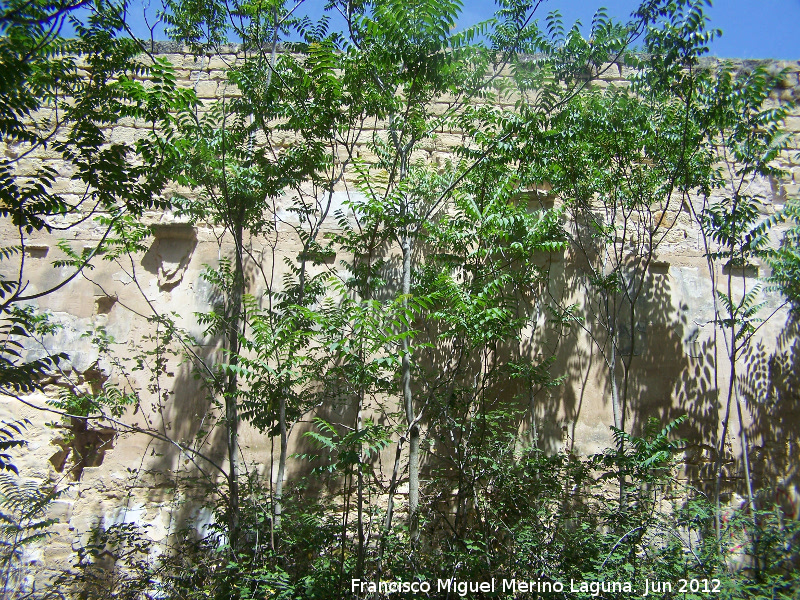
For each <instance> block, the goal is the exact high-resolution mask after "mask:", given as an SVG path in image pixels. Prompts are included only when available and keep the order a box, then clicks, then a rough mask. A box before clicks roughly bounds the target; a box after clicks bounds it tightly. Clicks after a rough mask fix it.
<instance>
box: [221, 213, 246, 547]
mask: <svg viewBox="0 0 800 600" xmlns="http://www.w3.org/2000/svg"><path fill="white" fill-rule="evenodd" d="M243 231H244V228H243V224H242V219H237V221H236V226H235V228H234V231H233V237H234V246H235V252H236V257H235V258H236V265H235V269H234V273H233V277H234V281H233V287H232V292H231V297H230V305H229V306H230V316H229V321H228V334H227V335H228V350H229V352H230V365H231V366H232V367H236V365H237V364H238V362H239V329H240V327H241V320H242V297H243V296H244V264H243V260H242V253H243V251H242V244H243V240H244V237H243ZM238 385H239V381H238V377H237V376H236V370H235V368H234V369H230V370H229V371H228V377H227V381H226V382H225V394H224V395H225V420H226V424H227V446H228V538H229V543H230V546H231V550H233V552H234V553H235V552H236V549H237V545H238V541H239V412H238V406H237V401H236V394H237V392H238Z"/></svg>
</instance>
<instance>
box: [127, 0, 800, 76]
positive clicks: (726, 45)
mask: <svg viewBox="0 0 800 600" xmlns="http://www.w3.org/2000/svg"><path fill="white" fill-rule="evenodd" d="M137 2H138V3H140V4H137ZM141 3H144V5H145V6H148V9H147V14H148V16H149V17H150V18H151V19H152V18H153V17H154V16H155V11H156V7H158V6H160V4H161V3H160V0H134V5H133V6H132V7H131V12H130V15H131V17H133V18H132V21H131V22H132V23H133V24H134V31H135V33H136V34H137V35H139V36H141V37H148V38H149V37H150V36H149V33H148V30H147V28H146V27H145V26H144V20H143V19H142V4H141ZM638 4H639V2H638V1H637V0H547V1H546V2H545V3H544V5H543V10H542V9H540V10H541V18H542V19H543V18H544V16H545V15H546V14H547V12H549V11H551V10H554V9H558V10H559V11H561V13H562V15H563V17H564V25H565V26H568V24H571V23H572V22H574V21H575V20H580V21H581V22H582V23H583V24H584V25H587V26H588V25H589V24H590V23H591V21H592V16H593V14H594V12H595V10H596V9H597V8H598V7H600V6H604V7H605V8H606V9H607V12H608V14H609V16H613V17H617V18H619V19H623V20H624V19H626V18H627V17H628V16H629V15H630V14H631V12H633V11H634V10H635V9H636V8H637V6H638ZM322 6H324V1H322V0H306V3H305V5H304V6H303V7H301V11H302V12H303V13H306V14H309V16H311V17H314V16H318V14H315V13H319V11H321V7H322ZM298 12H300V11H298ZM493 13H494V2H492V1H486V0H480V1H472V2H470V1H465V2H464V11H463V14H462V18H461V19H460V20H459V23H458V25H459V26H467V25H470V24H473V23H476V22H478V21H481V20H483V19H487V18H489V17H490V16H491V15H492V14H493ZM707 14H708V16H709V17H710V23H709V26H710V27H714V28H719V29H722V31H723V35H722V37H721V38H719V39H718V40H716V41H715V42H714V44H713V45H712V47H711V54H712V55H715V56H719V57H724V58H778V59H783V60H797V61H800V0H756V1H754V0H716V1H715V2H714V5H713V6H712V7H711V8H709V9H708V10H707ZM159 38H161V39H163V36H159V35H156V39H159Z"/></svg>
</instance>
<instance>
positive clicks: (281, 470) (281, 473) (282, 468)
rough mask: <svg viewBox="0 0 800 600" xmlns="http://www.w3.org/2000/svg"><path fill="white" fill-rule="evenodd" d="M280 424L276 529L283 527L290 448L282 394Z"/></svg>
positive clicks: (279, 410)
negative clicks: (284, 488)
mask: <svg viewBox="0 0 800 600" xmlns="http://www.w3.org/2000/svg"><path fill="white" fill-rule="evenodd" d="M278 423H279V427H280V430H281V454H280V457H279V458H278V480H277V481H276V482H275V500H274V503H273V510H274V521H275V529H280V527H281V515H282V514H283V503H282V500H283V480H284V478H285V475H286V450H287V448H288V436H287V430H286V395H285V394H281V396H280V400H278Z"/></svg>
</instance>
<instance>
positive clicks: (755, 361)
mask: <svg viewBox="0 0 800 600" xmlns="http://www.w3.org/2000/svg"><path fill="white" fill-rule="evenodd" d="M798 334H800V320H798V317H797V315H795V316H794V317H793V318H791V320H790V321H789V322H788V323H787V325H786V327H785V328H784V330H783V331H782V332H781V334H780V336H779V337H778V340H777V347H776V348H775V349H774V350H770V349H768V348H767V347H766V346H765V345H764V344H763V343H761V342H758V343H755V344H752V345H751V346H750V347H749V348H747V350H746V352H745V353H744V355H743V356H742V362H743V364H745V365H747V375H746V376H742V377H741V378H740V380H739V385H740V389H741V392H742V397H743V398H744V401H745V404H746V406H747V410H748V412H749V413H750V415H751V418H752V421H751V424H750V426H749V427H748V431H747V434H748V439H749V441H750V461H751V464H752V467H753V474H754V484H755V486H756V487H757V488H758V489H760V490H761V496H762V497H761V498H760V500H761V502H763V503H764V505H765V506H771V505H772V504H778V505H779V506H780V507H781V508H782V510H783V513H784V515H786V516H787V517H789V518H793V519H796V518H798V517H800V514H799V512H798V508H799V506H800V497H799V495H798V489H799V488H800V469H798V463H797V461H798V457H799V456H800V402H798V400H799V399H800V335H798ZM740 487H742V486H740ZM740 493H744V492H743V490H740Z"/></svg>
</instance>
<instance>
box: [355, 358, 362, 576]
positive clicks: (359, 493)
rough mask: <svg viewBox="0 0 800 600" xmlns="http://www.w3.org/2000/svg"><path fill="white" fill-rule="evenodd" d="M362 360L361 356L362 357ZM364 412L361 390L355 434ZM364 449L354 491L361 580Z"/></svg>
mask: <svg viewBox="0 0 800 600" xmlns="http://www.w3.org/2000/svg"><path fill="white" fill-rule="evenodd" d="M362 360H363V356H362ZM363 410H364V390H363V388H362V390H361V392H360V394H359V397H358V412H357V414H356V432H360V431H361V430H362V428H363V414H362V411H363ZM363 463H364V449H363V447H362V445H361V444H360V443H359V445H358V471H357V475H358V489H357V491H356V494H357V495H356V512H357V520H358V523H357V526H358V551H357V555H356V577H357V578H361V576H362V575H363V574H364V470H363V468H362V467H363Z"/></svg>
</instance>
